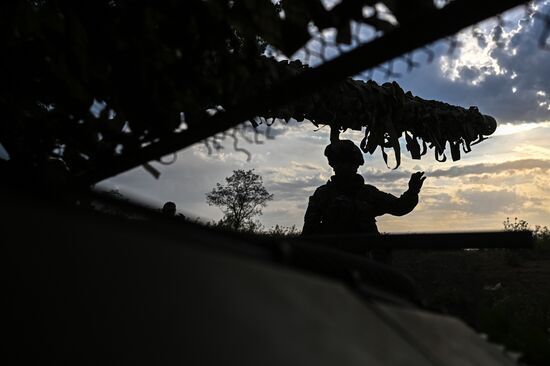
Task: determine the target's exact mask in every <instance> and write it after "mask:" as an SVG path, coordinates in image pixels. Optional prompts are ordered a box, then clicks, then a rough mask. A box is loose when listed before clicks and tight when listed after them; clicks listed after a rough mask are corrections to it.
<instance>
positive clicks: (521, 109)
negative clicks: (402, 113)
mask: <svg viewBox="0 0 550 366" xmlns="http://www.w3.org/2000/svg"><path fill="white" fill-rule="evenodd" d="M539 11H540V12H541V13H548V12H549V11H550V3H549V2H545V3H544V5H542V6H541V8H540V9H539ZM508 14H509V15H508V18H511V19H509V21H508V22H507V24H506V26H505V27H504V29H503V33H502V35H501V40H502V42H501V44H500V46H499V42H495V40H494V38H495V21H494V20H492V21H490V22H488V23H485V24H482V26H480V27H478V28H475V29H474V30H472V29H468V30H465V31H463V32H461V33H460V34H459V35H458V40H459V41H460V42H461V44H462V46H461V47H459V48H458V49H457V50H456V51H455V53H454V54H452V55H449V54H448V53H447V50H448V46H447V44H446V43H445V42H437V43H435V44H434V45H432V46H431V49H432V50H433V51H434V52H435V55H436V57H435V59H434V61H433V63H432V64H425V61H424V60H425V57H423V54H422V53H421V52H416V54H415V59H416V60H418V61H419V62H420V64H421V67H419V68H417V69H415V70H414V71H412V72H410V73H407V72H406V71H405V69H406V65H405V64H404V63H403V62H398V63H397V64H396V71H397V72H403V77H401V78H400V79H398V80H397V82H399V84H400V85H401V86H402V87H403V89H405V90H411V91H412V93H413V94H414V95H418V96H420V97H422V98H425V99H436V100H441V101H445V102H447V103H450V104H455V105H460V106H463V107H468V106H474V105H475V106H478V107H479V109H480V111H481V112H482V113H484V114H489V115H492V116H494V117H495V118H496V119H497V121H499V122H500V123H504V122H510V123H519V122H524V121H527V122H542V121H549V120H550V110H549V105H550V83H548V82H547V79H548V78H550V51H548V50H545V49H542V48H541V47H540V46H539V39H540V36H541V34H542V33H543V31H544V27H545V25H544V22H543V21H542V20H541V19H538V18H534V17H531V16H526V15H525V14H524V13H523V11H518V10H514V11H513V12H512V13H511V15H510V13H508ZM401 68H402V69H401ZM375 76H376V77H375V79H376V81H378V82H384V81H386V80H385V79H384V78H383V76H382V74H381V73H375ZM514 90H515V92H514Z"/></svg>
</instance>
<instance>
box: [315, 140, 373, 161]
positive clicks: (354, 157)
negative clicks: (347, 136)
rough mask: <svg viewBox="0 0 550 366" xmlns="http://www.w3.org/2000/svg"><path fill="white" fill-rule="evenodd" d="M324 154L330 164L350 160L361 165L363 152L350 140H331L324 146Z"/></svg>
mask: <svg viewBox="0 0 550 366" xmlns="http://www.w3.org/2000/svg"><path fill="white" fill-rule="evenodd" d="M325 156H326V157H327V159H328V163H329V165H330V166H333V165H334V164H335V163H336V164H337V163H338V162H346V161H347V162H352V163H356V164H357V165H363V164H364V163H365V160H364V159H363V153H362V152H361V150H360V149H359V148H358V147H357V145H355V144H354V143H353V141H351V140H338V141H334V142H331V143H330V144H329V145H328V146H327V147H326V148H325Z"/></svg>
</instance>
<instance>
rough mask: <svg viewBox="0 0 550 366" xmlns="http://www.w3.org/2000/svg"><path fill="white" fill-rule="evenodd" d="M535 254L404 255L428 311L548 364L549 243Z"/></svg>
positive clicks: (401, 261)
mask: <svg viewBox="0 0 550 366" xmlns="http://www.w3.org/2000/svg"><path fill="white" fill-rule="evenodd" d="M538 244H539V245H538V246H537V248H536V249H532V250H505V249H501V250H470V251H464V250H459V251H419V250H417V251H414V250H411V251H400V252H395V253H394V258H393V266H394V267H395V268H396V269H398V270H401V271H402V272H405V273H406V274H408V275H409V276H411V277H412V278H413V279H414V280H415V281H416V283H417V285H418V289H419V291H420V294H421V296H422V298H423V299H424V300H425V303H426V305H427V306H428V307H429V308H432V309H435V310H438V311H442V312H444V313H447V314H450V315H453V316H457V317H459V318H461V319H463V320H464V321H465V322H466V323H468V324H469V325H470V326H472V327H473V328H474V329H476V330H477V331H478V332H480V333H482V334H486V335H487V336H488V340H489V341H490V342H494V343H497V344H501V345H505V347H506V350H507V351H512V352H513V353H514V354H515V355H516V357H519V359H520V361H522V362H525V363H527V364H530V365H541V366H542V365H545V366H547V365H550V250H549V249H550V245H549V243H548V242H547V241H546V242H545V243H544V246H543V245H541V243H538Z"/></svg>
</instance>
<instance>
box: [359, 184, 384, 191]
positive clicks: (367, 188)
mask: <svg viewBox="0 0 550 366" xmlns="http://www.w3.org/2000/svg"><path fill="white" fill-rule="evenodd" d="M363 189H364V190H365V191H366V192H367V193H378V192H380V190H379V189H378V188H376V187H375V186H371V185H370V184H365V185H364V186H363Z"/></svg>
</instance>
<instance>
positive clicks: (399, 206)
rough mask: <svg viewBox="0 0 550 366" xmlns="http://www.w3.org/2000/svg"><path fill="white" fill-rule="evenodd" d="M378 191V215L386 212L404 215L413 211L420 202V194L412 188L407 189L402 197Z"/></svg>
mask: <svg viewBox="0 0 550 366" xmlns="http://www.w3.org/2000/svg"><path fill="white" fill-rule="evenodd" d="M376 191H377V192H376V193H375V194H376V200H375V202H376V211H377V215H376V216H380V215H384V214H390V215H394V216H403V215H406V214H408V213H409V212H411V211H412V210H413V209H414V208H415V207H416V205H417V204H418V194H417V193H414V192H411V191H410V190H407V191H405V193H403V194H402V195H401V196H400V197H396V196H394V195H393V194H390V193H385V192H381V191H379V190H376Z"/></svg>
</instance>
